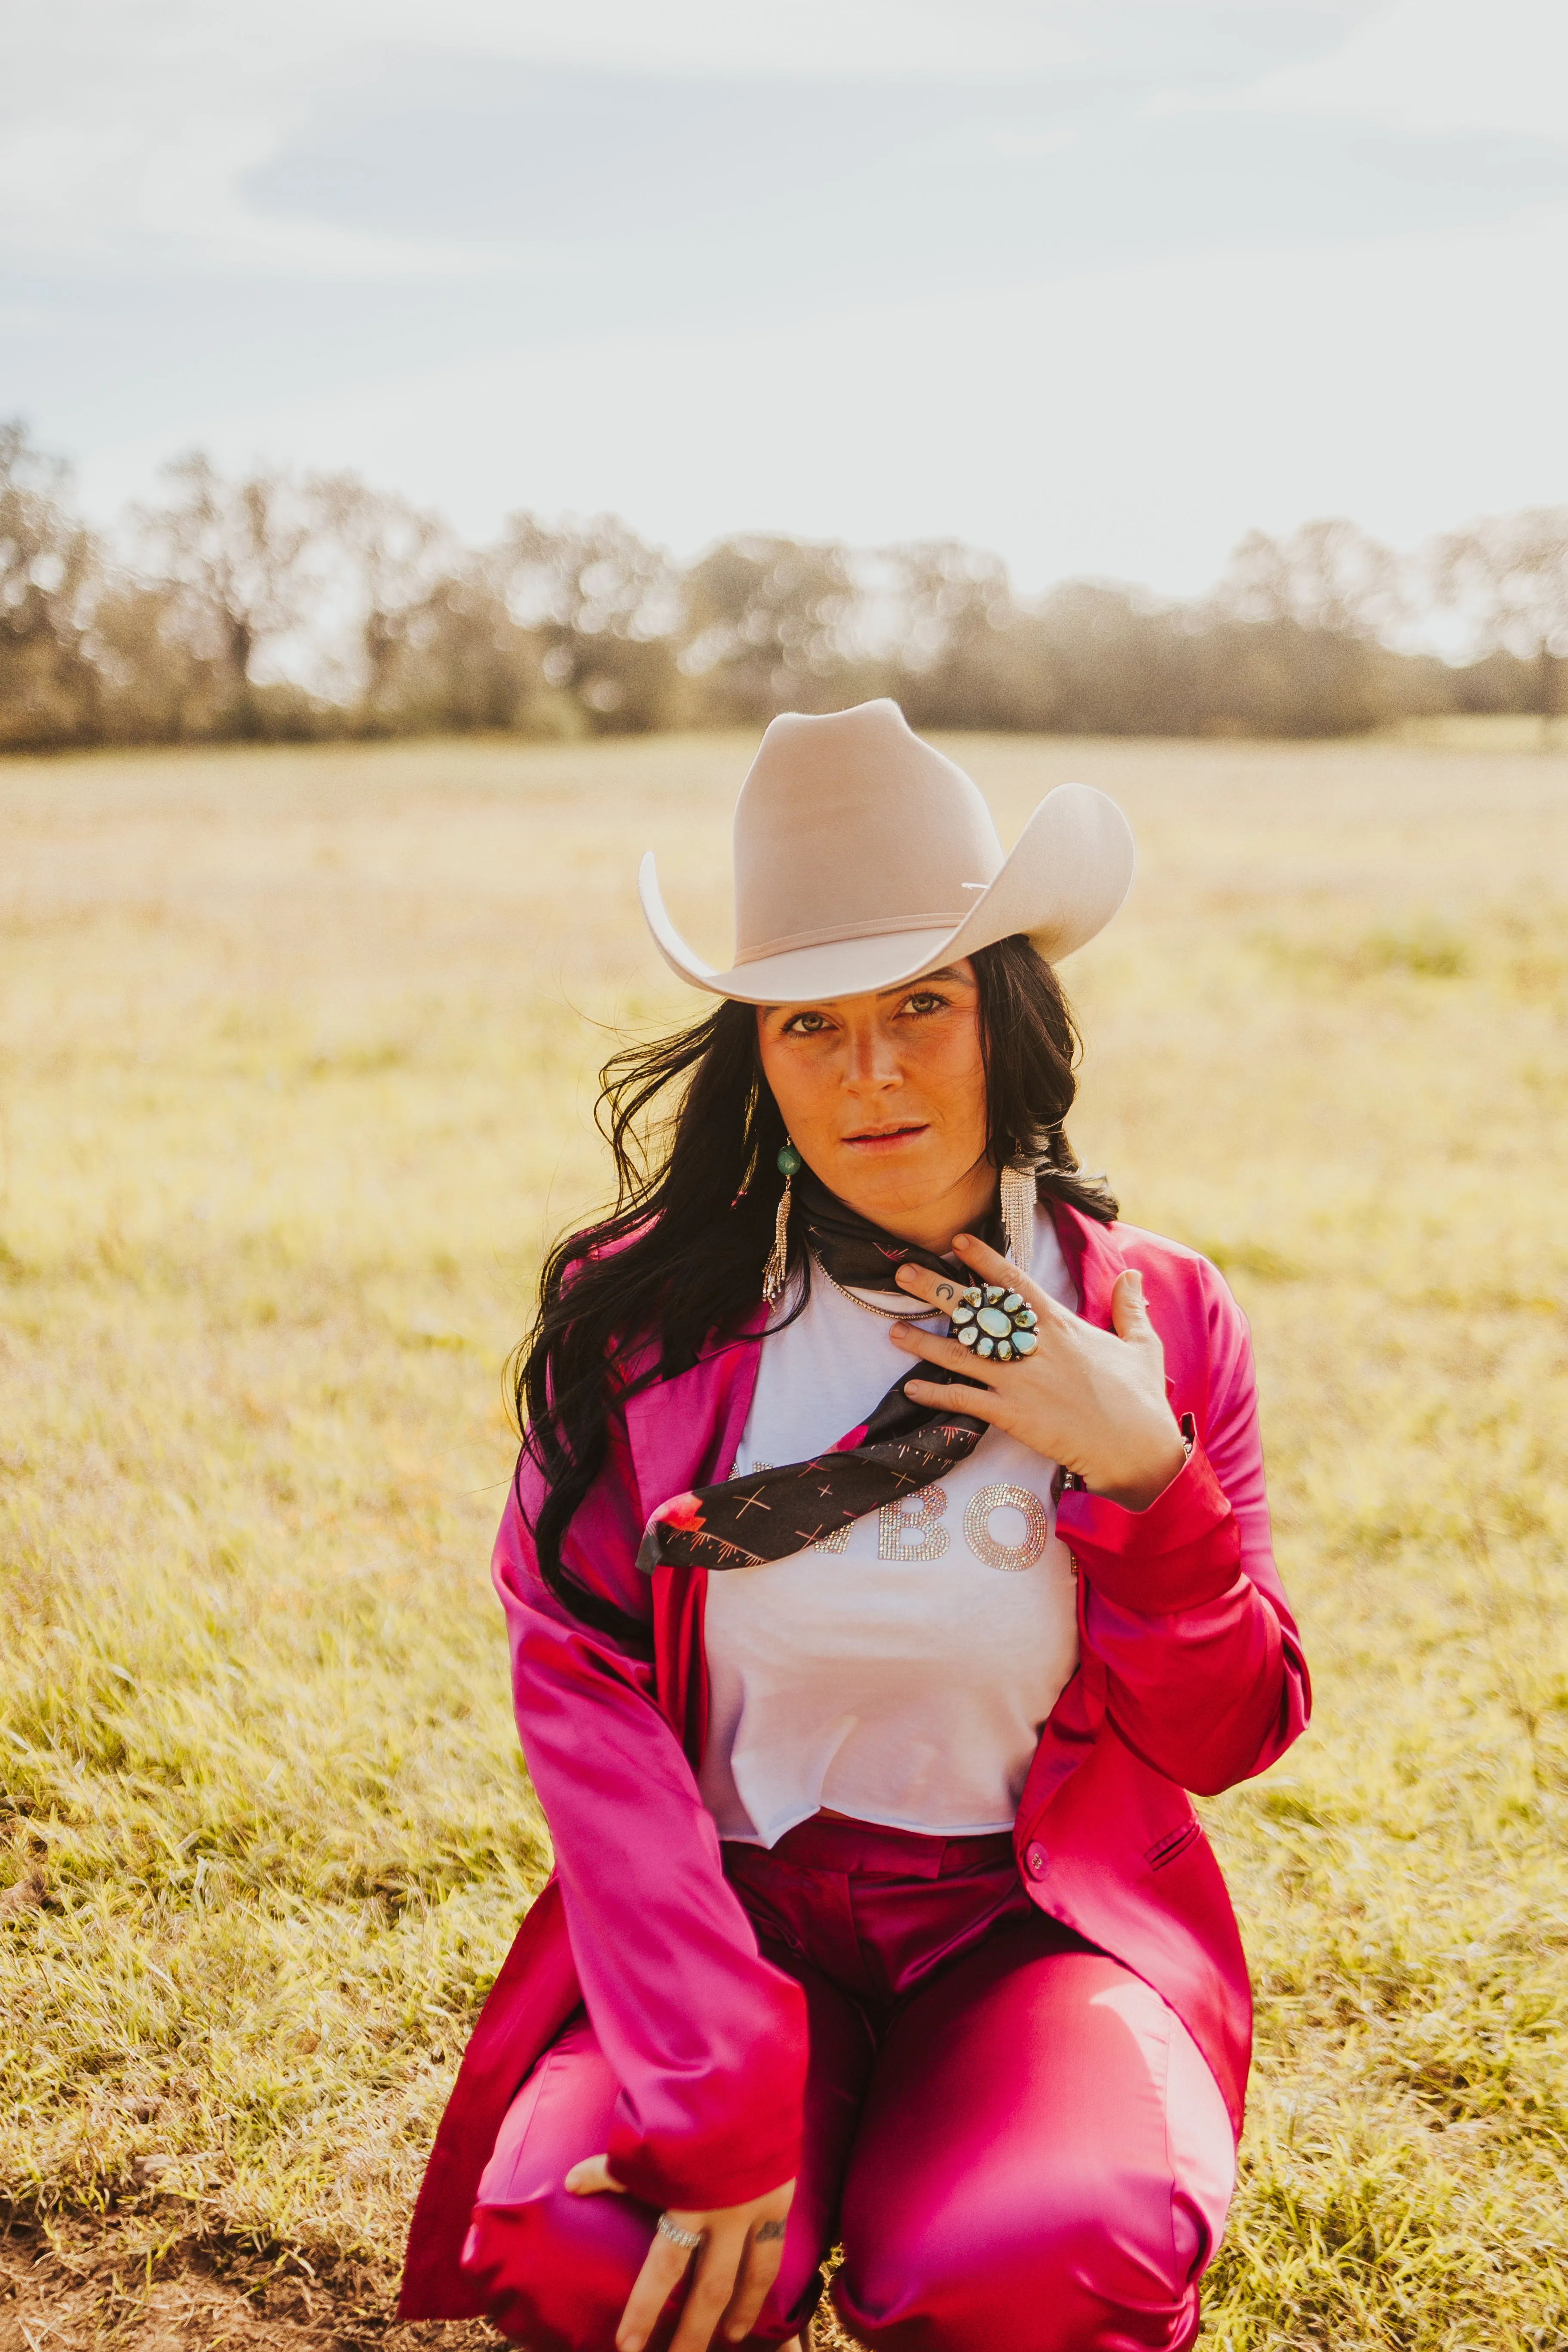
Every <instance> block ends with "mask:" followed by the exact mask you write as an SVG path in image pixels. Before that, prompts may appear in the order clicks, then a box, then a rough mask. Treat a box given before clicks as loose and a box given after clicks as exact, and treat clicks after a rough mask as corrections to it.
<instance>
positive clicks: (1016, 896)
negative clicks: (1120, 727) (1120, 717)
mask: <svg viewBox="0 0 1568 2352" xmlns="http://www.w3.org/2000/svg"><path fill="white" fill-rule="evenodd" d="M1136 863H1137V852H1136V850H1135V848H1134V845H1133V840H1132V828H1131V825H1130V824H1128V822H1127V819H1126V818H1125V817H1124V816H1123V815H1122V814H1121V810H1120V809H1119V808H1118V807H1117V805H1116V803H1115V802H1114V801H1113V800H1111V799H1110V797H1109V795H1108V794H1107V793H1101V792H1097V791H1096V790H1095V789H1094V787H1093V786H1092V785H1090V784H1058V786H1057V788H1056V790H1055V791H1054V792H1051V793H1047V795H1046V797H1045V799H1044V800H1043V801H1042V802H1041V803H1040V804H1039V806H1038V808H1037V809H1036V811H1035V813H1034V814H1033V816H1031V817H1030V819H1029V821H1028V823H1027V824H1026V825H1025V827H1024V830H1023V832H1022V833H1021V834H1020V835H1018V838H1017V840H1016V842H1015V843H1014V845H1013V847H1012V849H1011V851H1010V852H1009V853H1008V855H1007V856H1006V857H1005V858H1004V860H1003V862H1002V866H1001V868H1000V870H999V871H998V872H997V874H996V875H995V876H994V878H993V879H992V880H991V881H990V882H989V883H988V884H987V885H986V886H985V887H984V890H977V891H976V892H975V893H974V904H973V907H972V908H970V909H969V910H968V912H967V913H966V914H965V915H964V916H963V919H962V920H961V921H960V922H958V923H957V924H956V925H945V926H941V927H936V928H932V927H924V928H921V929H894V930H888V931H869V932H868V933H867V934H866V935H864V936H858V937H854V938H849V939H842V940H820V941H816V942H814V943H813V944H812V945H811V946H809V947H795V948H787V949H785V950H783V951H782V952H778V953H774V954H769V955H762V956H759V957H757V958H755V959H752V960H748V961H745V962H742V963H737V964H733V965H731V968H730V970H729V971H715V969H714V968H713V966H712V965H711V964H709V963H705V962H704V961H702V958H701V957H700V956H699V955H695V954H693V952H692V950H691V949H690V948H689V947H688V946H687V944H686V941H685V940H683V939H682V938H681V936H680V934H679V931H678V930H677V929H676V928H675V926H674V924H673V923H672V922H671V921H670V919H669V917H668V913H667V912H666V910H665V905H664V900H663V898H662V896H661V894H660V891H659V887H658V868H657V866H656V865H655V861H654V854H653V852H652V850H651V849H650V850H649V851H648V852H647V855H646V856H644V858H643V861H642V866H641V868H640V870H639V872H638V875H637V895H638V897H639V898H640V899H641V901H642V910H643V914H644V916H645V918H646V919H647V927H648V929H649V930H650V931H651V932H652V934H653V937H654V940H655V943H656V945H657V946H658V950H659V953H660V954H661V955H662V956H663V958H664V960H665V961H666V962H667V963H668V965H669V967H670V970H671V971H675V972H678V973H679V976H680V978H681V979H682V980H684V981H686V982H689V984H690V986H692V987H693V988H703V989H707V990H709V991H710V992H711V993H712V994H713V995H715V996H728V997H733V998H735V999H737V1000H738V1001H739V1002H740V1003H743V1004H794V1003H801V1002H804V1001H805V1000H806V999H808V998H810V999H816V1000H820V1001H823V1002H830V1001H831V1000H832V999H834V998H836V997H840V996H859V995H862V994H866V993H868V992H872V991H876V990H880V989H887V988H897V987H899V986H900V985H901V984H902V983H903V982H905V981H910V980H918V979H920V978H921V974H922V973H924V972H928V971H936V970H937V969H938V967H939V966H940V965H942V964H946V963H955V962H956V961H958V960H959V958H960V957H962V956H967V955H972V954H973V952H974V950H976V949H977V948H984V947H991V946H993V945H994V942H995V941H996V940H1005V939H1011V938H1012V937H1013V936H1014V935H1015V934H1016V933H1017V932H1022V933H1023V934H1024V936H1025V937H1026V939H1028V940H1030V941H1031V942H1032V944H1033V945H1034V946H1035V947H1036V948H1037V950H1038V951H1039V953H1040V954H1041V955H1042V956H1044V958H1045V959H1046V961H1047V963H1058V962H1059V961H1061V959H1062V957H1064V956H1068V955H1071V953H1072V952H1073V950H1074V949H1075V948H1080V947H1082V946H1084V945H1085V943H1086V942H1087V941H1088V940H1091V939H1093V937H1094V936H1095V933H1096V932H1097V931H1100V930H1103V929H1104V928H1105V926H1106V924H1107V923H1108V922H1110V919H1111V917H1112V916H1113V915H1114V914H1115V912H1116V910H1117V908H1119V907H1120V906H1121V902H1122V900H1123V899H1124V898H1126V896H1127V893H1128V891H1129V889H1130V888H1131V885H1132V875H1133V869H1134V867H1135V866H1136Z"/></svg>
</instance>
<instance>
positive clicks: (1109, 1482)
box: [1085, 1418, 1193, 1511]
mask: <svg viewBox="0 0 1568 2352" xmlns="http://www.w3.org/2000/svg"><path fill="white" fill-rule="evenodd" d="M1192 1452H1193V1440H1192V1437H1191V1436H1190V1435H1189V1434H1188V1433H1187V1432H1186V1431H1185V1430H1184V1429H1182V1428H1180V1427H1178V1425H1177V1423H1175V1422H1174V1421H1173V1420H1170V1419H1169V1418H1167V1420H1166V1422H1165V1424H1164V1428H1163V1430H1162V1431H1160V1432H1159V1433H1157V1435H1156V1437H1155V1439H1154V1441H1153V1442H1152V1444H1151V1446H1150V1448H1149V1450H1148V1452H1147V1454H1143V1453H1142V1451H1141V1453H1140V1456H1139V1459H1138V1461H1137V1462H1136V1463H1135V1464H1131V1465H1123V1464H1121V1463H1119V1464H1118V1465H1116V1468H1115V1470H1114V1471H1113V1472H1112V1473H1111V1474H1110V1476H1109V1477H1106V1478H1104V1479H1097V1478H1089V1479H1087V1480H1086V1481H1085V1484H1086V1485H1087V1486H1088V1489H1089V1493H1090V1494H1091V1495H1100V1496H1103V1497H1104V1499H1105V1501H1106V1502H1108V1503H1115V1504H1116V1505H1117V1506H1118V1507H1119V1508H1120V1509H1121V1510H1124V1511H1146V1510H1147V1509H1148V1508H1149V1506H1150V1505H1151V1503H1153V1502H1157V1501H1158V1500H1159V1497H1160V1496H1162V1495H1163V1493H1164V1491H1165V1489H1166V1487H1167V1486H1169V1485H1170V1483H1171V1481H1172V1479H1173V1478H1174V1477H1176V1476H1178V1475H1180V1473H1181V1472H1182V1471H1183V1470H1184V1469H1185V1467H1186V1465H1187V1464H1188V1462H1189V1461H1190V1460H1191V1459H1192Z"/></svg>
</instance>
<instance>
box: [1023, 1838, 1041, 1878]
mask: <svg viewBox="0 0 1568 2352" xmlns="http://www.w3.org/2000/svg"><path fill="white" fill-rule="evenodd" d="M1024 1860H1025V1861H1026V1863H1027V1864H1028V1865H1029V1875H1030V1876H1031V1878H1043V1877H1044V1876H1045V1874H1046V1849H1045V1847H1044V1846H1043V1845H1032V1846H1030V1847H1029V1849H1028V1851H1027V1853H1026V1854H1025V1856H1024Z"/></svg>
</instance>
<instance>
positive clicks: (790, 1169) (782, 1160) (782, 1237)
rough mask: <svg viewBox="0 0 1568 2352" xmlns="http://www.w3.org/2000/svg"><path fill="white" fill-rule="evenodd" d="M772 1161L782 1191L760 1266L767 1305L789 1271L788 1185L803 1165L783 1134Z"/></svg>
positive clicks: (777, 1295) (780, 1290) (780, 1292)
mask: <svg viewBox="0 0 1568 2352" xmlns="http://www.w3.org/2000/svg"><path fill="white" fill-rule="evenodd" d="M776 1165H777V1167H778V1171H779V1174H780V1175H781V1176H782V1177H783V1178H784V1191H783V1192H781V1193H780V1194H779V1206H778V1214H777V1216H776V1217H775V1218H774V1219H773V1249H772V1251H771V1252H770V1254H769V1256H768V1262H767V1264H766V1265H764V1266H763V1298H764V1300H765V1301H766V1302H767V1304H768V1306H770V1307H772V1306H773V1302H774V1301H775V1299H779V1298H782V1297H783V1296H784V1282H785V1279H786V1278H787V1276H788V1273H789V1208H790V1187H791V1183H792V1181H793V1180H794V1179H795V1177H796V1176H798V1175H799V1174H800V1171H801V1167H802V1165H803V1162H802V1160H801V1156H800V1154H799V1152H798V1151H797V1150H795V1146H794V1144H793V1143H792V1142H791V1141H790V1139H789V1138H788V1136H787V1135H786V1136H785V1138H784V1144H783V1147H782V1149H781V1150H780V1152H779V1156H778V1160H777V1163H776Z"/></svg>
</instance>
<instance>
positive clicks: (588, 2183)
mask: <svg viewBox="0 0 1568 2352" xmlns="http://www.w3.org/2000/svg"><path fill="white" fill-rule="evenodd" d="M564 2186H565V2187H566V2188H568V2189H570V2190H571V2191H572V2194H573V2196H574V2197H603V2196H604V2195H605V2194H606V2192H607V2193H608V2194H609V2195H611V2196H613V2197H624V2196H625V2195H626V2190H625V2189H623V2188H622V2186H621V2184H620V2182H619V2181H618V2180H617V2179H616V2176H615V2174H614V2173H613V2172H612V2171H611V2170H610V2159H609V2158H608V2157H607V2156H585V2157H584V2158H583V2161H582V2163H581V2164H574V2166H573V2167H572V2169H571V2171H570V2172H569V2173H568V2174H567V2175H566V2179H565V2183H564Z"/></svg>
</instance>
